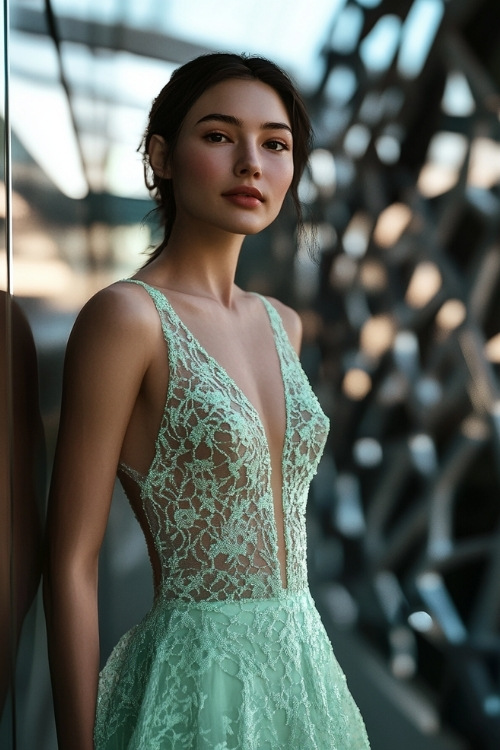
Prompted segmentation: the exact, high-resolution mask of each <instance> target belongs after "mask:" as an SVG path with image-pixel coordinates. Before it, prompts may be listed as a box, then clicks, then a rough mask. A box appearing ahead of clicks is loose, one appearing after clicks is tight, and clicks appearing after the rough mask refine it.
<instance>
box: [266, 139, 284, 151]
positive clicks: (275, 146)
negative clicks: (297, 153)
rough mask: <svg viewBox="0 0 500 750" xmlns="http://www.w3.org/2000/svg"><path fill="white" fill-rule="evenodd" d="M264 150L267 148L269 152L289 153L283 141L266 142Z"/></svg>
mask: <svg viewBox="0 0 500 750" xmlns="http://www.w3.org/2000/svg"><path fill="white" fill-rule="evenodd" d="M265 146H266V148H268V149H269V150H270V151H289V150H290V149H289V147H288V144H287V143H284V142H283V141H276V140H274V139H273V140H271V141H266V143H265Z"/></svg>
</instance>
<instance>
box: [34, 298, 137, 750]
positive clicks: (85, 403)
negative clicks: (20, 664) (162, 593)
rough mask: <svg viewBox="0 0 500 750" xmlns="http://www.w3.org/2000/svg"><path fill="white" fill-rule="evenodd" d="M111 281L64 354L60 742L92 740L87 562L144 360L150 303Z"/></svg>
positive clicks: (57, 614)
mask: <svg viewBox="0 0 500 750" xmlns="http://www.w3.org/2000/svg"><path fill="white" fill-rule="evenodd" d="M125 286H126V285H115V286H113V287H110V288H108V289H106V290H104V291H103V292H101V293H99V294H98V295H96V297H94V298H93V299H92V300H91V301H90V302H89V303H87V305H86V306H85V308H84V309H83V311H82V313H81V314H80V316H79V318H78V319H77V322H76V323H75V327H74V329H73V332H72V334H71V337H70V340H69V343H68V348H67V353H66V360H65V372H64V386H63V401H62V410H61V421H60V427H59V436H58V443H57V449H56V457H55V462H54V469H53V475H52V483H51V490H50V498H49V511H48V518H47V554H46V564H45V579H44V602H45V610H46V618H47V631H48V644H49V660H50V668H51V676H52V686H53V694H54V706H55V714H56V725H57V733H58V740H59V749H60V750H92V748H93V747H94V745H93V727H94V720H95V704H96V695H97V679H98V669H99V637H98V615H97V570H98V557H99V550H100V547H101V544H102V539H103V536H104V531H105V528H106V523H107V519H108V514H109V508H110V502H111V496H112V491H113V486H114V480H115V476H116V468H117V464H118V460H119V456H120V451H121V446H122V443H123V438H124V435H125V432H126V429H127V425H128V422H129V419H130V414H131V412H132V409H133V406H134V403H135V401H136V399H137V396H138V393H139V391H140V388H141V383H142V381H143V378H144V375H145V373H146V371H147V369H148V364H149V356H150V354H149V353H150V351H151V349H150V341H151V336H150V335H149V331H150V330H151V325H150V317H149V316H150V306H145V305H144V304H143V303H142V302H141V297H140V295H137V294H136V293H135V292H134V291H132V290H131V289H130V287H128V289H125V288H124V287H125Z"/></svg>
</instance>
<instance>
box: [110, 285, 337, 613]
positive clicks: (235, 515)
mask: <svg viewBox="0 0 500 750" xmlns="http://www.w3.org/2000/svg"><path fill="white" fill-rule="evenodd" d="M136 283H139V284H141V286H143V287H144V288H145V289H146V290H147V291H148V293H149V294H150V295H151V297H152V299H153V301H154V303H155V305H156V308H157V310H158V313H159V316H160V319H161V322H162V327H163V332H164V336H165V339H166V341H167V345H168V357H169V371H170V378H169V388H168V394H167V403H166V406H165V412H164V415H163V420H162V423H161V426H160V431H159V434H158V438H157V441H156V452H155V456H154V459H153V462H152V464H151V467H150V469H149V472H148V474H147V476H145V477H140V476H138V475H137V473H136V472H135V473H132V472H131V471H130V470H129V469H127V467H125V466H123V465H122V467H121V468H122V470H123V471H125V472H127V473H128V474H129V475H130V476H131V477H132V478H134V479H135V480H136V481H138V482H139V484H140V489H141V502H142V510H143V512H144V515H145V517H146V518H147V521H148V525H149V531H150V533H151V536H152V539H153V543H154V549H155V551H156V556H157V562H158V564H159V567H160V569H161V571H162V576H161V578H162V582H161V589H162V594H163V595H164V596H166V597H167V598H168V599H180V600H185V601H189V600H192V601H200V600H218V601H224V600H226V599H228V598H237V599H240V598H257V599H262V598H265V597H276V596H280V595H281V594H282V584H281V576H280V570H279V561H278V540H277V533H276V524H275V518H274V507H273V496H272V489H271V460H270V453H269V447H268V443H267V438H266V434H265V431H264V427H263V425H262V422H261V419H260V417H259V415H258V413H257V411H256V410H255V408H254V407H253V406H252V404H251V403H250V402H249V401H248V399H247V398H246V396H245V395H244V394H243V393H242V391H241V390H240V389H239V388H238V386H237V385H236V384H235V383H234V381H233V380H232V379H231V378H230V377H229V375H228V374H227V373H226V371H225V370H224V369H223V368H222V367H221V366H220V365H219V363H218V362H217V361H216V360H214V359H213V358H212V357H211V356H210V355H209V354H207V352H206V351H205V350H204V349H203V347H202V346H201V345H200V343H199V342H198V341H197V339H195V338H194V336H193V335H192V334H191V333H190V331H189V330H188V329H187V328H186V326H185V325H184V324H183V323H182V321H181V320H180V318H179V317H178V316H177V314H176V313H175V311H174V309H173V308H172V306H171V305H170V303H169V302H168V300H167V298H166V297H165V296H164V295H163V294H162V293H161V292H160V291H159V290H157V289H155V288H153V287H149V286H148V285H146V284H144V283H142V282H136ZM261 299H262V301H263V303H264V305H265V307H266V310H267V313H268V315H269V320H270V323H271V326H272V329H273V333H274V336H275V340H276V346H277V351H278V354H279V359H280V365H281V372H282V378H283V383H284V392H285V404H286V415H287V419H286V422H287V426H286V434H285V441H284V448H283V456H282V473H283V496H282V502H283V513H284V527H285V546H286V557H287V566H286V567H287V570H286V572H287V584H288V585H287V589H288V591H289V592H292V591H300V590H303V589H304V588H306V586H307V571H306V550H305V544H306V540H305V522H304V518H305V505H306V500H307V493H308V488H309V483H310V481H311V478H312V476H313V474H314V473H315V471H316V467H317V464H318V462H319V458H320V456H321V452H322V450H323V446H324V442H325V440H326V434H327V430H328V420H327V419H326V417H325V416H324V414H323V412H322V411H321V409H320V407H319V404H318V402H317V399H316V396H315V395H314V393H313V391H312V389H311V387H310V385H309V383H308V381H307V379H306V377H305V375H304V373H303V371H302V368H301V367H300V364H299V362H298V358H297V356H296V354H295V351H294V350H293V348H292V346H291V345H290V343H289V341H288V337H287V335H286V333H285V331H284V329H283V326H282V323H281V318H280V316H279V314H278V313H277V312H276V310H275V308H274V307H273V306H272V305H271V304H270V303H269V302H268V301H267V300H266V299H265V298H263V297H262V298H261Z"/></svg>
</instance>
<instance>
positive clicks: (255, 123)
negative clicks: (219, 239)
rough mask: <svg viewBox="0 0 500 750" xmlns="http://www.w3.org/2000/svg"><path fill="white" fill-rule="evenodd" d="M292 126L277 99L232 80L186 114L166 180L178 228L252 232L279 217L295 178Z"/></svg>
mask: <svg viewBox="0 0 500 750" xmlns="http://www.w3.org/2000/svg"><path fill="white" fill-rule="evenodd" d="M292 145H293V139H292V132H291V124H290V120H289V117H288V114H287V111H286V108H285V106H284V104H283V102H282V101H281V99H280V97H279V96H278V94H277V93H276V92H275V91H274V89H272V88H271V87H270V86H268V85H267V84H264V83H262V82H261V81H247V80H239V79H233V80H228V81H223V82H222V83H219V84H216V85H215V86H212V87H211V88H210V89H208V90H207V91H205V92H204V94H202V96H201V97H200V98H199V99H198V100H197V101H196V102H195V103H194V105H193V106H192V108H191V109H190V110H189V112H188V114H187V116H186V118H185V120H184V122H183V125H182V128H181V131H180V133H179V138H178V141H177V143H176V145H175V149H174V152H173V154H172V155H171V157H170V159H169V160H168V167H167V171H166V173H165V175H164V176H166V177H169V178H171V179H172V183H173V189H174V194H175V202H176V219H175V224H176V226H177V227H178V226H180V225H182V223H183V222H186V223H187V224H189V225H190V226H192V225H193V222H194V223H198V224H199V225H201V226H202V228H203V229H208V228H209V227H211V228H214V229H215V228H218V229H219V230H223V231H226V232H230V233H233V234H241V235H246V234H255V233H256V232H259V231H261V230H262V229H264V228H265V227H266V226H268V225H269V224H270V223H271V222H272V221H273V220H274V219H275V218H276V216H277V215H278V213H279V210H280V208H281V205H282V203H283V200H284V198H285V195H286V193H287V191H288V188H289V187H290V184H291V181H292V177H293V169H294V166H293V154H292Z"/></svg>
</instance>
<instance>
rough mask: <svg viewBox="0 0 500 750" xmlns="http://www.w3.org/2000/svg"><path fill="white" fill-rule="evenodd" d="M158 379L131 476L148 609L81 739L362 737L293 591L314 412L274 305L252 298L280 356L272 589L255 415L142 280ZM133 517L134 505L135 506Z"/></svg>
mask: <svg viewBox="0 0 500 750" xmlns="http://www.w3.org/2000/svg"><path fill="white" fill-rule="evenodd" d="M127 281H128V282H129V283H137V284H139V285H141V286H142V287H144V289H145V290H146V291H147V292H148V293H149V295H150V296H151V298H152V300H153V302H154V304H155V306H156V308H157V311H158V314H159V316H160V319H161V324H162V329H163V334H164V338H165V340H166V343H167V349H168V361H169V372H170V376H169V384H168V393H167V399H166V404H165V409H164V413H163V418H162V422H161V425H160V429H159V432H158V436H157V440H156V450H155V456H154V459H153V461H152V464H151V466H150V469H149V471H148V473H147V475H146V476H142V475H141V474H139V473H138V472H136V471H134V470H133V469H131V468H129V467H127V466H124V465H121V466H120V471H121V472H123V473H124V474H126V475H127V476H128V477H129V478H130V479H132V480H133V481H134V482H135V483H136V484H137V485H138V487H139V488H140V498H141V515H142V516H143V519H142V520H143V526H145V534H146V539H147V541H148V548H149V550H150V555H151V558H152V564H153V568H156V570H157V571H159V572H160V574H159V576H158V578H159V582H158V584H157V585H156V586H155V596H154V602H153V605H152V608H151V610H150V611H149V613H148V614H147V615H146V616H145V617H144V619H143V620H142V621H141V622H140V623H139V624H138V625H136V626H135V627H134V628H132V630H130V631H129V632H128V633H126V634H125V635H124V636H123V637H122V638H121V639H120V641H119V642H118V644H117V646H116V647H115V649H114V650H113V652H112V654H111V656H110V657H109V659H108V662H107V664H106V665H105V667H104V669H103V670H102V672H101V674H100V679H99V691H98V701H97V713H96V723H95V731H94V736H95V748H96V750H233V749H234V750H236V748H238V749H239V750H278V749H279V750H363V749H364V748H368V747H369V744H368V739H367V735H366V731H365V727H364V724H363V721H362V719H361V716H360V714H359V711H358V709H357V706H356V705H355V703H354V701H353V698H352V696H351V694H350V693H349V690H348V688H347V685H346V681H345V677H344V674H343V672H342V671H341V669H340V667H339V665H338V663H337V662H336V660H335V657H334V655H333V652H332V648H331V645H330V642H329V640H328V636H327V635H326V633H325V630H324V628H323V625H322V623H321V620H320V617H319V614H318V612H317V610H316V608H315V606H314V603H313V601H312V598H311V595H310V593H309V590H308V583H307V569H306V529H305V506H306V500H307V494H308V488H309V484H310V481H311V479H312V476H313V475H314V473H315V471H316V468H317V464H318V462H319V459H320V456H321V453H322V450H323V447H324V443H325V440H326V436H327V432H328V420H327V418H326V416H325V415H324V414H323V412H322V411H321V408H320V406H319V403H318V401H317V399H316V397H315V395H314V393H313V391H312V389H311V387H310V385H309V382H308V381H307V378H306V376H305V374H304V372H303V370H302V368H301V366H300V363H299V360H298V358H297V356H296V354H295V351H294V349H293V348H292V346H291V344H290V342H289V340H288V336H287V334H286V332H285V330H284V328H283V326H282V323H281V318H280V316H279V314H278V312H277V311H276V310H275V308H274V307H273V306H272V305H271V304H270V303H269V302H268V301H267V300H266V299H265V298H264V297H261V300H262V303H263V304H264V306H265V308H266V310H267V314H268V316H269V322H270V325H271V328H272V331H273V335H274V340H275V344H276V349H277V353H278V356H279V361H280V365H281V374H282V380H283V387H284V394H285V406H286V425H287V426H286V435H285V442H284V448H283V456H282V472H283V495H282V502H283V514H284V535H285V548H286V576H287V587H286V588H284V587H283V584H282V581H281V573H280V565H279V561H278V537H277V530H276V524H275V518H274V505H273V496H272V491H271V459H270V452H269V447H268V444H267V439H266V434H265V431H264V427H263V424H262V421H261V419H260V417H259V415H258V413H257V411H256V409H255V408H254V407H253V406H252V404H251V403H250V402H249V400H248V399H247V398H246V396H245V395H244V394H243V392H242V391H241V390H240V389H239V388H238V386H237V385H236V383H235V382H234V381H233V380H232V379H231V378H230V376H229V375H228V374H227V372H226V371H225V370H224V369H223V368H222V367H221V366H220V365H219V364H218V363H217V361H216V360H215V359H213V358H212V357H210V355H208V354H207V352H206V351H205V350H204V349H203V347H202V346H201V345H200V343H199V342H198V341H197V340H196V339H195V338H194V336H193V335H192V334H191V333H190V331H189V330H188V329H187V328H186V326H185V325H184V324H183V323H182V321H181V320H180V318H179V317H178V316H177V314H176V313H175V311H174V309H173V308H172V306H171V305H170V303H169V302H168V300H167V298H166V297H165V296H164V294H163V293H162V292H160V291H159V290H158V289H155V288H153V287H151V286H148V285H147V284H145V283H143V282H139V281H135V280H130V279H128V280H127ZM138 515H139V514H138Z"/></svg>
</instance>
